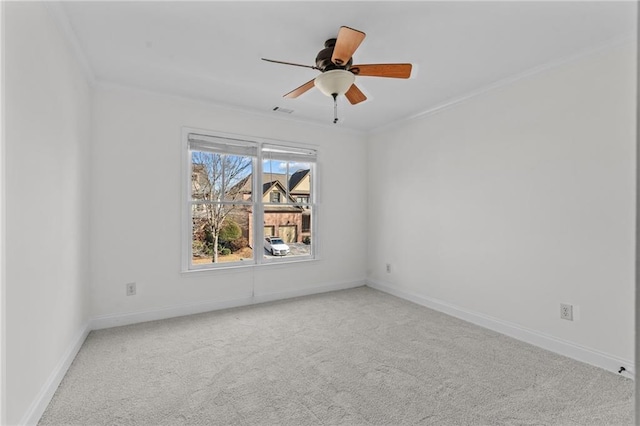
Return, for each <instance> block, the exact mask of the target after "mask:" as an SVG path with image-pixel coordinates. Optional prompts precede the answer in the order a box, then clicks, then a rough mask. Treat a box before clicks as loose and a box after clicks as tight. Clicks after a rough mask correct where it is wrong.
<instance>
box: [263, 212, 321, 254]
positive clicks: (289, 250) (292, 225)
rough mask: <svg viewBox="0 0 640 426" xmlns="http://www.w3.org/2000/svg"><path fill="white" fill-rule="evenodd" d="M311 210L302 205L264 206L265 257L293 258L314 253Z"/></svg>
mask: <svg viewBox="0 0 640 426" xmlns="http://www.w3.org/2000/svg"><path fill="white" fill-rule="evenodd" d="M311 212H312V209H305V208H303V207H301V206H296V205H289V206H282V205H265V206H264V235H265V240H264V257H265V258H266V259H273V258H291V257H299V256H309V255H311V254H312V250H311V247H312V246H311V241H312V235H311V233H312V229H311V223H312V220H311Z"/></svg>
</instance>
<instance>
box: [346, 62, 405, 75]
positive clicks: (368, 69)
mask: <svg viewBox="0 0 640 426" xmlns="http://www.w3.org/2000/svg"><path fill="white" fill-rule="evenodd" d="M349 71H351V72H352V73H354V74H355V75H358V76H363V77H390V78H409V77H410V76H411V64H368V65H352V66H351V68H349Z"/></svg>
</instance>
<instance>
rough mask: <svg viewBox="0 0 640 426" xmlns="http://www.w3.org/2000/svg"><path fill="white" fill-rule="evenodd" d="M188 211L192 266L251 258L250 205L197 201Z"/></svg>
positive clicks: (241, 260)
mask: <svg viewBox="0 0 640 426" xmlns="http://www.w3.org/2000/svg"><path fill="white" fill-rule="evenodd" d="M191 212H192V214H191V219H192V223H193V227H192V242H191V252H192V256H191V264H192V266H197V265H205V264H211V263H229V262H245V261H251V260H252V259H253V250H252V248H251V246H252V244H251V243H252V241H251V225H250V222H251V220H252V216H253V215H252V212H251V208H250V206H248V205H238V204H220V203H196V204H193V205H192V208H191ZM215 247H217V250H214V248H215Z"/></svg>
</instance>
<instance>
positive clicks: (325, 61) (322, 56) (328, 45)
mask: <svg viewBox="0 0 640 426" xmlns="http://www.w3.org/2000/svg"><path fill="white" fill-rule="evenodd" d="M335 45H336V39H335V38H330V39H329V40H327V41H325V42H324V49H322V50H321V51H320V52H318V56H316V66H317V67H318V68H320V70H321V71H322V72H325V71H329V70H348V69H349V68H350V67H351V64H353V58H349V60H348V61H347V63H345V64H342V65H336V64H334V63H333V62H331V57H332V56H333V48H334V47H335Z"/></svg>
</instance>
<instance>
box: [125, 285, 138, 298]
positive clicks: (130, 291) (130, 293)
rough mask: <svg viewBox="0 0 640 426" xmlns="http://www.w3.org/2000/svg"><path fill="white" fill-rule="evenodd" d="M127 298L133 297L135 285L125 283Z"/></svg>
mask: <svg viewBox="0 0 640 426" xmlns="http://www.w3.org/2000/svg"><path fill="white" fill-rule="evenodd" d="M126 286H127V296H135V294H136V283H127V284H126Z"/></svg>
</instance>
